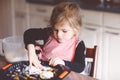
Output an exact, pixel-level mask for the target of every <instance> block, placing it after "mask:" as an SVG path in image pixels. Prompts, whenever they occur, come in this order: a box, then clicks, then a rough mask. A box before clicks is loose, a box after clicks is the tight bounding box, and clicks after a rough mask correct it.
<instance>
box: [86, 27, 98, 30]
mask: <svg viewBox="0 0 120 80" xmlns="http://www.w3.org/2000/svg"><path fill="white" fill-rule="evenodd" d="M85 29H87V30H90V31H96V29H95V28H88V27H85Z"/></svg>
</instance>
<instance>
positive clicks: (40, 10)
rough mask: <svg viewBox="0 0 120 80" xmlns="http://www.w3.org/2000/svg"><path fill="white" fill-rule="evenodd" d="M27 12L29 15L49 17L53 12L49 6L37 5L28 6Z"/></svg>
mask: <svg viewBox="0 0 120 80" xmlns="http://www.w3.org/2000/svg"><path fill="white" fill-rule="evenodd" d="M29 10H30V13H31V14H39V15H47V16H50V15H51V13H52V10H53V6H51V5H39V4H30V5H29Z"/></svg>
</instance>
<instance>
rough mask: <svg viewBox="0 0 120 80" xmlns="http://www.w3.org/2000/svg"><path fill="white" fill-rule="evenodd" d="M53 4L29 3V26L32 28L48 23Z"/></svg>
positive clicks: (41, 26) (42, 26)
mask: <svg viewBox="0 0 120 80" xmlns="http://www.w3.org/2000/svg"><path fill="white" fill-rule="evenodd" d="M52 9H53V6H50V5H42V4H41V5H39V4H29V26H30V27H34V28H45V27H47V26H48V25H49V19H50V16H51V14H52Z"/></svg>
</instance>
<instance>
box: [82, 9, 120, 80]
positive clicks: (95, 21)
mask: <svg viewBox="0 0 120 80" xmlns="http://www.w3.org/2000/svg"><path fill="white" fill-rule="evenodd" d="M82 11H83V15H82V16H83V17H82V18H83V33H82V34H83V35H82V36H83V37H82V38H83V40H84V41H85V44H86V47H92V46H93V45H97V46H98V49H97V51H98V52H97V54H98V55H97V64H96V65H97V66H96V72H95V76H94V77H95V78H97V79H100V80H119V79H120V77H119V75H118V74H120V72H119V70H118V69H119V67H120V64H119V63H118V61H120V58H119V56H120V54H119V53H120V49H119V47H120V46H119V45H120V14H118V13H108V12H102V11H92V10H82Z"/></svg>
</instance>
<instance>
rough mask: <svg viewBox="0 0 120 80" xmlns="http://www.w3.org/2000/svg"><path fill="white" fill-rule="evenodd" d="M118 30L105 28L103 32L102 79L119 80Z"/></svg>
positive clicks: (119, 53) (119, 42)
mask: <svg viewBox="0 0 120 80" xmlns="http://www.w3.org/2000/svg"><path fill="white" fill-rule="evenodd" d="M119 61H120V30H113V29H111V30H110V29H105V30H104V34H103V61H102V63H103V69H102V72H103V73H102V78H103V79H102V80H120V62H119Z"/></svg>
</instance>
